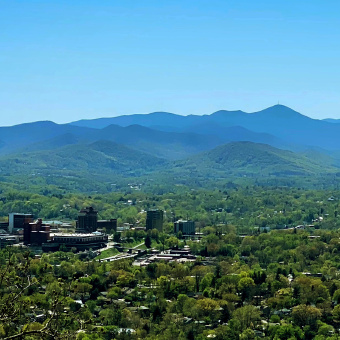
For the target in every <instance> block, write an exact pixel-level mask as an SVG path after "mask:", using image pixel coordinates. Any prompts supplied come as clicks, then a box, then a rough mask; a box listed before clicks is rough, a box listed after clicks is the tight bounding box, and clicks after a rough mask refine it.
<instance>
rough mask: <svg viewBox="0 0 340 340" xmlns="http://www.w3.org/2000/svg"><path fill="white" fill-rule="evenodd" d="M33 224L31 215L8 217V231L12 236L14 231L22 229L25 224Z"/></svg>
mask: <svg viewBox="0 0 340 340" xmlns="http://www.w3.org/2000/svg"><path fill="white" fill-rule="evenodd" d="M31 222H33V215H32V214H18V213H10V214H9V215H8V231H9V233H10V234H12V233H13V232H14V231H16V229H23V228H24V225H25V224H28V223H31Z"/></svg>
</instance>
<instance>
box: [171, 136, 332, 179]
mask: <svg viewBox="0 0 340 340" xmlns="http://www.w3.org/2000/svg"><path fill="white" fill-rule="evenodd" d="M325 157H327V156H325ZM329 158H330V157H329ZM176 169H177V171H181V170H182V171H184V172H190V171H193V172H195V173H198V174H199V175H201V176H202V175H203V176H207V177H216V176H217V177H227V176H250V177H265V176H277V177H286V176H310V175H319V174H322V173H333V172H336V168H335V167H333V166H331V165H330V162H328V163H327V164H326V165H325V163H324V162H321V161H318V160H315V159H312V158H309V157H307V156H305V155H300V154H296V153H293V152H291V151H285V150H280V149H277V148H274V147H272V146H269V145H266V144H257V143H251V142H235V143H229V144H225V145H221V146H218V147H216V148H215V149H213V150H210V151H207V152H203V153H200V154H199V155H196V156H193V157H191V158H189V159H187V160H185V161H179V162H177V163H176Z"/></svg>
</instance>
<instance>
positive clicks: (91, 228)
mask: <svg viewBox="0 0 340 340" xmlns="http://www.w3.org/2000/svg"><path fill="white" fill-rule="evenodd" d="M97 222H98V211H97V210H94V209H93V208H92V207H87V208H84V209H82V210H80V212H79V214H78V221H77V224H76V232H77V233H93V232H95V231H97Z"/></svg>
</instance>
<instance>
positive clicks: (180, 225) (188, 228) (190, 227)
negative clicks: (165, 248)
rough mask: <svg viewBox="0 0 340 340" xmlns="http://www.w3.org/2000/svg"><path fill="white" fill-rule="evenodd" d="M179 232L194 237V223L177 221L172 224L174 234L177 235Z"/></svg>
mask: <svg viewBox="0 0 340 340" xmlns="http://www.w3.org/2000/svg"><path fill="white" fill-rule="evenodd" d="M179 231H181V232H182V234H183V235H195V231H196V230H195V222H194V221H183V220H178V221H177V222H175V223H174V233H175V234H177V233H178V232H179Z"/></svg>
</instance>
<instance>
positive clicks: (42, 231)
mask: <svg viewBox="0 0 340 340" xmlns="http://www.w3.org/2000/svg"><path fill="white" fill-rule="evenodd" d="M50 238H51V226H50V225H49V224H45V223H43V222H42V220H41V218H39V219H38V220H37V221H35V222H32V223H28V224H25V226H24V244H26V245H27V244H31V245H37V246H41V245H42V244H43V243H44V242H47V241H48V240H50Z"/></svg>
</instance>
